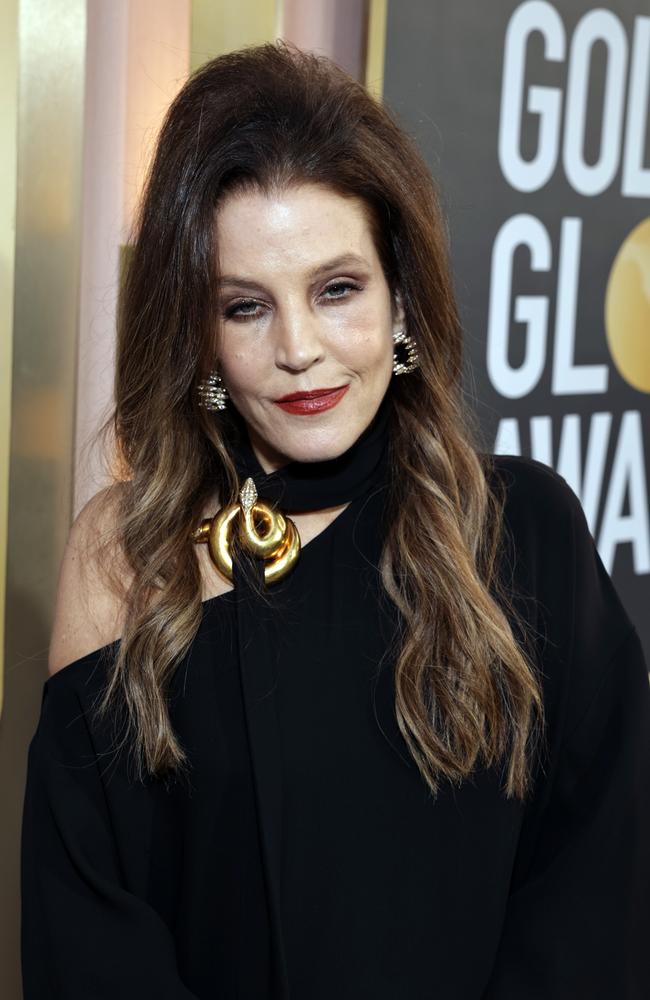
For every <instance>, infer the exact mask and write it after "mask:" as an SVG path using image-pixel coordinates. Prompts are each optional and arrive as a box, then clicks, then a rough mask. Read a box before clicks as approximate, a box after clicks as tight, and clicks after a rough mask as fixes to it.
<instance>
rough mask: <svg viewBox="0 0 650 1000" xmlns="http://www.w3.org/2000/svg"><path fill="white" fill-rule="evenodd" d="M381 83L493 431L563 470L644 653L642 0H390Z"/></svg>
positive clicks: (646, 149)
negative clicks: (453, 295) (427, 203)
mask: <svg viewBox="0 0 650 1000" xmlns="http://www.w3.org/2000/svg"><path fill="white" fill-rule="evenodd" d="M384 98H385V100H386V101H387V103H388V104H389V105H390V106H391V107H392V108H393V109H394V110H395V111H396V112H397V113H398V115H399V116H400V118H401V119H402V121H403V122H404V123H405V124H406V125H407V127H408V128H409V130H410V131H411V132H412V133H413V134H414V135H415V136H416V138H417V139H418V142H419V144H420V146H421V148H423V150H424V152H425V155H426V156H427V159H428V161H429V163H430V166H431V168H432V171H433V173H434V175H435V176H436V177H437V178H438V179H439V181H440V186H441V189H442V195H443V203H444V206H445V210H446V212H447V214H448V217H449V220H450V235H451V245H452V257H453V262H454V272H455V280H456V292H457V296H458V300H459V304H460V308H461V314H462V318H463V322H464V326H465V331H466V350H467V354H468V358H469V361H470V366H471V383H470V384H469V385H468V387H467V388H468V391H470V392H471V393H472V394H473V395H474V394H476V395H477V396H478V399H479V404H478V405H479V416H480V418H481V420H482V424H483V426H484V429H485V438H486V444H487V447H489V448H492V450H494V451H496V452H506V453H511V454H524V455H531V456H532V457H533V458H536V459H538V460H539V461H541V462H544V463H546V464H547V465H549V466H551V467H552V468H554V469H556V470H557V471H558V472H559V473H560V474H561V475H562V476H564V478H565V479H566V480H567V482H568V483H569V484H570V485H571V487H572V488H573V489H574V491H575V492H576V493H577V495H578V496H579V497H580V499H581V502H582V505H583V508H584V510H585V514H586V516H587V520H588V522H589V526H590V529H591V531H592V534H593V536H594V538H595V540H596V544H597V546H598V550H599V553H600V556H601V558H602V560H603V562H604V564H605V566H606V567H607V569H608V570H609V572H610V573H612V575H613V576H614V579H615V582H616V585H617V587H618V589H619V591H620V593H621V596H622V598H623V600H624V602H625V604H626V607H627V609H628V611H629V613H630V615H631V616H632V619H633V620H634V622H635V624H636V626H637V628H638V629H639V632H640V634H641V636H642V638H643V640H644V644H645V648H646V651H647V652H648V653H649V654H650V616H649V614H648V611H649V610H650V460H649V459H650V9H649V8H648V3H647V0H629V2H625V0H621V2H615V3H606V4H604V5H598V6H597V5H595V4H593V3H592V4H589V3H585V2H570V0H566V2H563V3H562V4H560V3H551V2H547V0H526V2H523V3H514V2H506V0H500V2H495V3H490V4H481V3H478V2H476V0H471V2H470V0H457V2H455V3H454V4H442V3H441V4H431V3H428V2H425V0H422V2H418V0H412V2H411V3H409V4H405V5H403V4H398V3H397V2H394V3H389V8H388V23H387V37H386V64H385V75H384Z"/></svg>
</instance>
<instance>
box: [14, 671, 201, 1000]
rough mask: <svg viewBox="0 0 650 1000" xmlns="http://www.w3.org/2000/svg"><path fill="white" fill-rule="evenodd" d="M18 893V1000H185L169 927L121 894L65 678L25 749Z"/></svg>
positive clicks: (81, 721)
mask: <svg viewBox="0 0 650 1000" xmlns="http://www.w3.org/2000/svg"><path fill="white" fill-rule="evenodd" d="M89 669H92V666H91V665H90V664H89ZM21 890H22V922H21V948H22V971H23V995H24V1000H54V998H57V1000H61V998H64V997H65V1000H77V998H78V1000H143V998H144V997H156V998H160V1000H192V997H193V996H194V995H193V994H192V993H191V992H190V991H189V989H188V988H187V987H186V986H185V985H184V983H183V982H182V981H181V978H180V975H179V971H178V968H177V964H176V954H175V947H174V941H173V938H172V935H171V933H170V930H169V928H168V927H167V925H166V924H165V923H164V921H163V920H162V919H161V917H160V916H159V914H158V913H157V912H156V911H155V910H154V909H153V908H152V907H151V906H150V905H149V904H148V903H147V902H146V901H145V900H144V899H141V898H139V897H138V896H136V895H134V894H133V893H131V892H129V891H127V889H126V887H125V884H124V877H123V872H122V871H121V866H120V861H119V857H118V853H117V850H116V845H115V841H114V837H113V834H112V830H111V824H110V819H109V815H108V810H107V806H106V801H105V796H104V789H103V785H102V781H101V778H100V774H99V762H98V761H97V758H96V755H95V752H94V749H93V745H92V742H91V739H90V736H89V733H88V728H87V723H86V719H85V717H84V714H83V712H82V711H81V707H80V701H79V699H78V697H77V696H76V694H75V692H74V690H73V689H72V687H70V686H69V685H68V683H67V678H66V677H65V676H63V675H60V676H56V677H54V678H52V679H51V680H50V681H48V682H47V683H46V686H45V691H44V697H43V705H42V710H41V717H40V720H39V725H38V729H37V731H36V733H35V735H34V737H33V739H32V742H31V743H30V747H29V757H28V771H27V785H26V790H25V800H24V807H23V825H22V841H21Z"/></svg>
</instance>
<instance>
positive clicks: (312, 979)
mask: <svg viewBox="0 0 650 1000" xmlns="http://www.w3.org/2000/svg"><path fill="white" fill-rule="evenodd" d="M376 429H377V428H376V426H375V427H374V428H369V435H368V436H369V437H370V438H371V442H372V434H373V433H374V431H375V430H376ZM380 437H381V435H380ZM385 454H386V453H385V450H383V449H382V448H379V449H378V452H377V456H376V457H377V458H378V462H377V463H376V464H375V463H373V462H369V465H368V468H367V470H366V472H365V473H364V474H363V475H365V476H366V480H365V484H364V486H363V488H361V490H360V492H359V494H358V496H357V497H356V498H355V499H353V500H352V501H351V503H350V504H349V506H348V507H346V508H345V510H344V511H343V513H342V514H340V515H339V516H338V517H337V518H336V519H335V520H334V521H333V522H332V523H331V524H330V525H329V526H328V528H326V529H325V531H323V532H321V534H319V535H318V536H317V537H316V538H315V539H313V540H312V541H311V542H310V543H308V544H307V545H306V546H305V547H304V549H303V550H302V552H301V554H300V557H299V560H298V563H297V565H296V567H295V568H294V569H292V571H291V572H290V573H289V574H288V576H287V577H286V578H285V579H283V580H282V581H280V582H279V583H278V584H277V588H276V589H275V590H274V591H273V600H272V602H271V604H270V605H269V606H265V605H260V604H259V602H258V601H257V599H256V595H255V592H254V589H250V590H247V588H246V584H245V583H244V581H243V580H242V579H239V580H238V579H237V576H236V586H235V589H234V591H231V592H228V593H226V594H222V595H220V596H218V597H217V598H213V599H211V600H209V601H206V602H205V603H204V614H203V620H202V623H201V627H200V629H199V633H198V635H197V636H196V639H195V641H194V643H193V645H192V648H191V650H190V652H189V653H188V655H187V656H186V657H185V659H184V660H183V662H182V663H181V664H179V667H178V669H177V671H176V674H175V676H174V679H173V684H172V688H171V690H170V695H169V703H170V714H171V718H172V722H173V725H174V728H175V731H176V732H177V734H178V737H179V739H180V741H181V743H182V745H183V746H184V747H185V749H186V752H187V753H188V757H189V760H190V764H191V772H190V781H189V785H188V784H185V783H183V782H179V783H172V784H171V785H169V786H167V785H166V784H165V783H163V782H157V781H147V782H146V783H145V784H144V785H141V784H138V783H137V782H135V781H134V780H133V778H132V775H131V773H130V771H129V768H128V765H127V759H126V758H125V756H124V755H123V754H120V755H117V756H116V755H115V753H114V752H113V750H112V733H111V731H110V728H109V727H108V726H106V727H102V726H100V725H98V724H97V723H96V722H95V720H94V717H93V713H92V706H93V703H94V701H95V698H96V697H97V696H98V694H99V693H100V691H101V688H102V686H103V684H104V683H105V680H106V676H107V671H108V670H109V669H110V666H111V662H112V657H113V656H114V653H115V649H116V648H117V647H116V644H113V645H111V646H108V647H106V648H105V649H103V650H97V651H95V652H94V653H91V654H89V655H88V656H86V657H83V658H82V659H80V660H78V661H75V663H73V664H70V665H69V666H67V667H65V668H64V669H63V670H61V671H59V672H58V673H57V674H55V675H54V676H53V677H51V678H49V679H48V681H47V682H46V683H45V685H44V690H43V702H42V708H41V715H40V719H39V725H38V728H37V731H36V733H35V734H34V737H33V739H32V742H31V744H30V749H29V759H28V775H27V786H26V791H25V804H24V814H23V831H22V853H21V880H22V896H23V908H22V928H21V934H22V963H23V979H24V997H25V1000H55V998H58V1000H60V998H65V1000H82V998H83V1000H109V998H110V1000H115V997H117V996H119V997H120V998H121V1000H136V998H137V1000H143V998H147V997H152V998H153V997H157V998H159V997H162V998H169V1000H191V998H195V1000H208V998H210V1000H235V998H237V1000H286V998H288V997H289V998H290V1000H332V996H333V995H336V996H337V1000H359V998H360V997H366V996H367V997H370V996H372V997H373V1000H395V997H400V998H404V1000H425V998H426V1000H430V998H431V997H435V998H436V1000H581V998H583V997H584V998H585V1000H612V998H614V997H615V998H616V1000H642V998H645V997H646V996H647V995H648V994H649V992H650V970H649V967H648V960H647V949H646V940H647V936H648V933H650V851H649V847H648V845H649V844H650V689H649V688H648V678H647V665H646V663H645V660H644V657H643V653H642V650H641V645H640V642H639V638H638V635H637V633H636V630H635V629H634V626H633V624H632V622H631V621H630V619H629V617H628V615H627V614H626V612H625V610H624V608H623V606H622V604H621V602H620V599H619V597H618V595H617V593H616V590H615V588H614V586H613V584H612V582H611V579H610V578H609V576H608V574H607V572H606V571H605V569H604V567H603V565H602V562H601V561H600V558H599V556H598V553H597V551H596V548H595V545H594V542H593V539H592V537H591V535H590V533H589V530H588V527H587V524H586V521H585V519H584V514H583V512H582V509H581V507H580V505H579V503H578V501H577V499H576V497H575V496H574V494H573V493H572V492H571V491H570V489H569V488H568V486H567V485H566V483H565V482H564V481H563V480H562V479H561V477H559V476H557V475H556V474H555V473H552V472H551V471H550V470H549V469H547V468H546V467H543V466H541V465H540V464H539V463H537V462H533V461H532V460H530V459H523V458H515V457H512V456H501V457H498V458H496V459H495V474H496V475H498V476H499V477H501V478H503V480H504V481H505V484H506V487H507V501H506V509H505V523H506V535H505V537H504V549H503V552H502V564H503V569H504V572H505V573H506V575H507V576H508V578H509V580H510V582H511V583H512V585H513V587H514V589H515V592H516V594H517V597H516V607H517V609H518V611H519V612H520V613H521V614H522V615H523V616H524V617H525V619H526V620H527V622H528V623H529V625H530V627H531V629H532V631H533V633H534V634H535V636H536V648H535V654H536V662H537V666H538V668H539V671H540V677H541V679H542V683H543V690H544V699H545V705H546V711H547V720H548V733H547V751H546V753H545V754H544V756H543V758H542V759H541V760H540V762H539V765H538V766H537V767H536V769H535V773H534V787H533V793H532V795H531V797H530V799H529V800H528V801H527V802H526V803H525V804H522V803H520V802H518V801H513V800H507V799H506V798H505V796H504V794H503V791H502V787H501V786H502V779H503V774H502V773H501V772H500V770H499V769H498V768H497V769H490V770H485V769H480V768H479V769H478V771H477V773H476V774H475V775H474V776H473V777H472V779H470V780H468V781H466V782H465V783H463V785H462V786H461V787H460V788H455V789H452V788H449V787H445V788H443V790H442V792H441V794H440V796H439V798H438V799H437V800H436V801H435V802H434V801H433V800H432V799H431V798H430V796H429V795H428V794H427V789H426V788H425V785H424V783H423V781H422V779H421V777H420V775H419V772H418V771H417V768H416V767H415V765H414V762H413V761H412V760H411V759H410V758H409V754H408V750H407V748H406V745H405V743H404V741H403V739H402V737H401V733H400V729H399V726H398V724H397V719H396V717H395V714H394V706H393V687H392V668H393V662H392V660H391V657H390V656H389V655H386V654H387V651H388V648H389V639H390V637H391V636H392V635H393V631H394V628H395V625H396V622H397V617H396V616H395V614H394V609H392V607H391V606H390V604H389V602H387V601H385V600H384V599H383V597H382V589H381V583H380V579H379V573H378V560H379V555H380V553H381V547H382V541H383V532H384V531H385V530H386V527H385V522H384V515H385V506H386V490H385V485H386V483H385V477H384V475H383V472H384V471H385V470H386V467H385V466H384V465H382V460H381V459H380V458H379V456H383V457H385ZM246 468H247V469H248V470H249V472H250V465H248V466H246ZM285 468H288V467H285ZM356 468H357V469H359V468H360V466H358V465H357V466H356ZM382 470H383V471H382ZM243 471H245V470H244V469H243V470H242V472H243ZM253 471H254V470H253ZM362 478H363V477H362ZM256 481H257V480H256ZM259 494H260V497H261V498H262V499H266V498H267V497H269V499H271V498H270V496H269V492H267V493H266V496H265V495H264V493H263V492H262V487H261V485H260V487H259ZM335 495H336V494H335ZM285 499H286V495H285ZM306 502H307V501H306ZM337 502H343V501H342V499H341V500H338V501H337V500H336V499H332V498H328V505H334V504H335V503H337ZM325 505H326V504H325V503H322V504H316V505H314V506H315V507H319V506H325ZM284 509H287V510H290V506H289V505H288V504H287V506H285V508H284ZM304 509H309V508H308V507H307V508H304ZM258 569H259V567H258ZM235 573H236V574H239V567H238V564H237V563H236V569H235ZM274 586H275V585H274ZM269 639H270V641H269ZM251 651H253V652H251Z"/></svg>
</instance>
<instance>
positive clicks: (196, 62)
mask: <svg viewBox="0 0 650 1000" xmlns="http://www.w3.org/2000/svg"><path fill="white" fill-rule="evenodd" d="M278 2H280V0H278ZM278 2H276V0H237V3H232V0H192V30H191V40H192V41H191V52H190V69H191V71H192V72H194V70H196V69H198V68H199V66H202V65H203V63H205V62H207V61H208V60H209V59H214V58H215V56H219V55H221V54H222V53H224V52H232V51H233V50H235V49H240V48H243V47H244V46H245V45H260V44H261V43H262V42H270V41H273V40H274V39H275V37H276V32H277V26H278V23H279V10H278Z"/></svg>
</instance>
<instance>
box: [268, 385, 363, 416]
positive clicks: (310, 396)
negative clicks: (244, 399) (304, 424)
mask: <svg viewBox="0 0 650 1000" xmlns="http://www.w3.org/2000/svg"><path fill="white" fill-rule="evenodd" d="M349 388H350V385H349V383H348V385H341V386H339V387H338V388H335V389H310V390H305V391H304V392H291V393H289V395H287V396H281V398H280V399H275V400H273V402H274V403H276V404H277V406H279V407H280V408H281V409H283V410H285V411H286V412H287V413H299V414H307V413H322V411H323V410H330V409H331V408H332V407H333V406H336V404H337V403H338V402H339V400H340V399H342V398H343V396H344V395H345V393H346V392H347V391H348V389H349Z"/></svg>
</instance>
